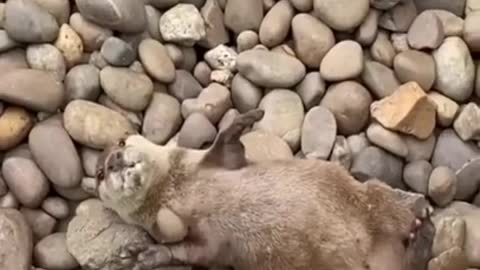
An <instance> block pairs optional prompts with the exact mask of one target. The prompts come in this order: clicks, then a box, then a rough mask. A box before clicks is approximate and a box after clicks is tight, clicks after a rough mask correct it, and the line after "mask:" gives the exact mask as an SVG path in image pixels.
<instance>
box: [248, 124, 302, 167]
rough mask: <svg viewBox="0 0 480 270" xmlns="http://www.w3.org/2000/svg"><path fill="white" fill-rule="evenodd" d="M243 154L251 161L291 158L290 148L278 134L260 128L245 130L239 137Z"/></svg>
mask: <svg viewBox="0 0 480 270" xmlns="http://www.w3.org/2000/svg"><path fill="white" fill-rule="evenodd" d="M240 141H241V142H242V144H243V145H244V146H245V156H246V157H247V159H248V160H251V161H253V162H260V161H268V160H278V159H280V160H282V159H291V158H293V154H292V150H291V149H290V147H289V146H288V144H287V143H286V142H285V140H282V139H281V138H279V137H278V136H276V135H274V134H272V133H270V132H266V131H261V130H256V131H251V132H247V133H245V134H244V135H242V136H241V137H240Z"/></svg>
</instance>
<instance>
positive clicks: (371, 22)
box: [355, 9, 380, 46]
mask: <svg viewBox="0 0 480 270" xmlns="http://www.w3.org/2000/svg"><path fill="white" fill-rule="evenodd" d="M379 17H380V11H378V10H376V9H370V10H369V11H368V15H367V17H366V18H365V20H364V21H363V22H362V24H361V25H360V26H359V27H358V29H357V30H356V32H355V40H356V41H357V42H358V43H360V44H361V45H364V46H369V45H371V44H372V43H373V41H374V40H375V37H376V36H377V33H378V18H379Z"/></svg>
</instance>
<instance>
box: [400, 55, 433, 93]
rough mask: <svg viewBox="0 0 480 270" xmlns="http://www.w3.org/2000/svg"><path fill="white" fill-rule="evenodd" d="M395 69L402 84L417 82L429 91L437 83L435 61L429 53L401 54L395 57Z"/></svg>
mask: <svg viewBox="0 0 480 270" xmlns="http://www.w3.org/2000/svg"><path fill="white" fill-rule="evenodd" d="M393 67H394V70H395V74H396V75H397V78H398V80H399V81H400V82H402V83H407V82H409V81H415V82H417V83H418V84H419V85H420V87H422V89H424V90H425V91H428V90H430V88H431V87H432V85H433V83H434V82H435V61H434V60H433V57H432V56H431V55H429V54H427V53H424V52H421V51H416V50H407V51H404V52H401V53H399V54H397V55H396V56H395V58H394V61H393Z"/></svg>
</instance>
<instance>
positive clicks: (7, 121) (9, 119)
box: [0, 106, 33, 150]
mask: <svg viewBox="0 0 480 270" xmlns="http://www.w3.org/2000/svg"><path fill="white" fill-rule="evenodd" d="M32 127H33V117H32V115H30V114H29V113H28V111H27V110H25V109H24V108H22V107H16V106H11V107H7V108H6V109H5V110H4V111H3V113H1V114H0V150H7V149H10V148H13V147H15V146H17V145H18V144H19V143H20V142H22V141H23V140H24V139H25V138H26V137H27V135H28V133H29V132H30V130H31V129H32Z"/></svg>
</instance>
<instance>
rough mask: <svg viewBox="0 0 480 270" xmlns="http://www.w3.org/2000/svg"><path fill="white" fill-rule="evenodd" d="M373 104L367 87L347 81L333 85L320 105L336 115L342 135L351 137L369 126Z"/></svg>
mask: <svg viewBox="0 0 480 270" xmlns="http://www.w3.org/2000/svg"><path fill="white" fill-rule="evenodd" d="M371 103H372V96H371V95H370V93H369V92H368V90H367V89H366V88H365V87H363V86H362V85H361V84H359V83H357V82H355V81H345V82H341V83H338V84H334V85H331V86H330V87H329V88H328V89H327V92H326V93H325V96H324V97H323V99H322V101H321V102H320V105H321V106H324V107H326V108H328V109H329V110H330V111H331V112H332V113H333V115H335V119H336V122H337V125H338V131H339V133H340V134H342V135H351V134H355V133H358V132H360V131H361V130H362V129H363V128H364V127H365V125H366V124H367V122H368V119H369V115H370V112H369V108H370V104H371Z"/></svg>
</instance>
